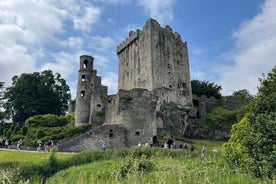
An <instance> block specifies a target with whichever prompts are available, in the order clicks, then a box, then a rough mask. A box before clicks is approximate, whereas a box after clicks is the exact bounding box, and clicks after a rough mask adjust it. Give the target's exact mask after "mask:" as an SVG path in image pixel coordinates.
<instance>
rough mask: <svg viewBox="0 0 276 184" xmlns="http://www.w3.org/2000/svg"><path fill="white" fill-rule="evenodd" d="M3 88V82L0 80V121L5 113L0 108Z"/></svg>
mask: <svg viewBox="0 0 276 184" xmlns="http://www.w3.org/2000/svg"><path fill="white" fill-rule="evenodd" d="M3 89H4V82H0V121H2V120H3V119H4V118H5V113H4V112H3V109H2V105H3Z"/></svg>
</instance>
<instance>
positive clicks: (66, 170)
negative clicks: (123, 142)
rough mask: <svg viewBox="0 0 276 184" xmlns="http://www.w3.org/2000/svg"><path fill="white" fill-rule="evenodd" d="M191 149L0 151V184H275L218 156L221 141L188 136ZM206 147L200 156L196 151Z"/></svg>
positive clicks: (198, 151)
mask: <svg viewBox="0 0 276 184" xmlns="http://www.w3.org/2000/svg"><path fill="white" fill-rule="evenodd" d="M193 142H194V145H195V146H196V147H197V151H195V152H192V151H190V150H183V149H182V150H178V149H175V150H174V149H164V148H149V147H142V148H136V149H119V150H107V151H86V152H81V153H60V152H57V151H56V150H55V149H54V150H53V151H52V152H50V153H44V152H24V151H9V150H8V151H6V150H1V151H0V158H1V161H0V167H1V174H0V179H1V181H2V183H50V184H51V183H53V184H56V183H62V184H64V183H68V184H69V183H70V184H71V183H72V184H76V183H79V184H82V183H84V184H85V183H93V184H94V183H103V184H107V183H110V184H111V183H112V184H114V183H115V184H116V183H118V184H121V183H125V184H129V183H131V184H135V183H137V184H140V183H141V184H146V183H147V184H148V183H154V184H155V183H162V184H166V183H168V184H174V183H175V184H177V183H179V184H180V183H189V184H190V183H191V184H193V183H218V184H220V183H223V184H228V183H229V184H233V183H242V184H247V183H252V184H253V183H254V184H255V183H256V184H259V183H273V182H274V183H275V181H271V180H269V179H266V178H254V177H253V176H252V175H251V174H250V173H248V172H246V171H243V170H240V169H239V168H228V167H227V166H226V165H225V164H224V162H223V161H222V159H221V145H222V144H223V142H221V141H206V140H193ZM203 145H204V146H206V148H207V150H206V152H205V153H204V155H202V154H201V153H200V149H201V148H202V146H203Z"/></svg>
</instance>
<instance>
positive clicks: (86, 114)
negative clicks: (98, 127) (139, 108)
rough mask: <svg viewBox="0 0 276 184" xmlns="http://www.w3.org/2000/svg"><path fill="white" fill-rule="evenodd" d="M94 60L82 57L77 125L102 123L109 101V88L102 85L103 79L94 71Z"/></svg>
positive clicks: (78, 87)
mask: <svg viewBox="0 0 276 184" xmlns="http://www.w3.org/2000/svg"><path fill="white" fill-rule="evenodd" d="M93 61H94V58H93V57H91V56H88V55H83V56H80V67H79V71H78V85H77V96H76V114H75V125H76V126H78V125H82V124H84V123H96V124H97V123H100V122H101V120H102V119H101V114H103V113H104V112H103V110H104V106H105V104H106V99H107V87H106V86H103V85H102V84H101V77H99V76H97V71H96V70H94V69H93Z"/></svg>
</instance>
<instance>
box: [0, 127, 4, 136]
mask: <svg viewBox="0 0 276 184" xmlns="http://www.w3.org/2000/svg"><path fill="white" fill-rule="evenodd" d="M3 134H4V128H3V127H0V135H3Z"/></svg>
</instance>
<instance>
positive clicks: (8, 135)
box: [5, 130, 11, 139]
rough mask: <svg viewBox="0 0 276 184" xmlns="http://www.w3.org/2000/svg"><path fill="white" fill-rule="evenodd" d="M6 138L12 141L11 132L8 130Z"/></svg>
mask: <svg viewBox="0 0 276 184" xmlns="http://www.w3.org/2000/svg"><path fill="white" fill-rule="evenodd" d="M5 136H6V138H7V139H10V138H11V130H8V131H7V132H6V134H5Z"/></svg>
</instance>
